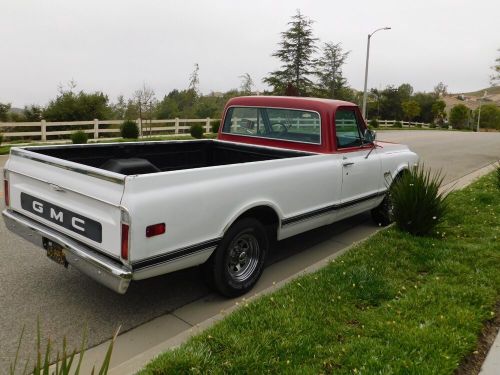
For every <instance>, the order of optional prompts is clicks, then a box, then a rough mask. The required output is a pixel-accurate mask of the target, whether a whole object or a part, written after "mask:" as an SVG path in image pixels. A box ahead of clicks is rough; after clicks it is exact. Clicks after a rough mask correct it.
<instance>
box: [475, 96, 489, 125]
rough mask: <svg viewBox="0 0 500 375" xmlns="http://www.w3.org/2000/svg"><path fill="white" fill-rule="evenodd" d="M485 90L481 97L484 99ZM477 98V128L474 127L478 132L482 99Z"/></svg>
mask: <svg viewBox="0 0 500 375" xmlns="http://www.w3.org/2000/svg"><path fill="white" fill-rule="evenodd" d="M486 93H487V92H486V91H485V92H484V94H483V97H482V98H481V99H484V98H485V97H486ZM481 99H479V110H478V113H477V128H476V132H477V133H479V121H480V120H481V104H482V103H483V101H482V100H481Z"/></svg>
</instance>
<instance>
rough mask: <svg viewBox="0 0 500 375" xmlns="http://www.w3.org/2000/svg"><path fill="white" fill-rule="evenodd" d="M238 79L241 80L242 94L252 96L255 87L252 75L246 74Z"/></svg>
mask: <svg viewBox="0 0 500 375" xmlns="http://www.w3.org/2000/svg"><path fill="white" fill-rule="evenodd" d="M238 78H241V86H240V88H241V92H242V93H244V94H246V95H250V94H251V93H252V87H253V85H254V83H253V79H252V77H251V76H250V74H248V73H245V74H243V75H241V76H239V77H238Z"/></svg>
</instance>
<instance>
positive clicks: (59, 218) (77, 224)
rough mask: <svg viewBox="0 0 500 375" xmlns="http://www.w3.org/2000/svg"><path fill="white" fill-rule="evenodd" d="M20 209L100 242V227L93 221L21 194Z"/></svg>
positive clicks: (99, 224)
mask: <svg viewBox="0 0 500 375" xmlns="http://www.w3.org/2000/svg"><path fill="white" fill-rule="evenodd" d="M21 207H22V208H23V209H24V210H26V211H28V212H31V213H32V214H35V215H37V216H40V217H42V218H44V219H45V220H48V221H50V222H52V223H54V224H57V225H59V226H61V227H63V228H66V229H69V230H71V231H73V232H75V233H78V234H79V235H81V236H84V237H87V238H90V239H91V240H93V241H96V242H99V243H101V242H102V226H101V223H99V222H97V221H95V220H92V219H89V218H88V217H85V216H82V215H79V214H77V213H74V212H72V211H70V210H67V209H65V208H62V207H59V206H56V205H55V204H53V203H50V202H47V201H44V200H43V199H39V198H35V197H33V196H31V195H29V194H26V193H21Z"/></svg>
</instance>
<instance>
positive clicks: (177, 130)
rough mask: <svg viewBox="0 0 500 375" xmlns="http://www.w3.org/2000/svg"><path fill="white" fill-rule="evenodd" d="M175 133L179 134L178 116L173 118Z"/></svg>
mask: <svg viewBox="0 0 500 375" xmlns="http://www.w3.org/2000/svg"><path fill="white" fill-rule="evenodd" d="M174 127H175V134H179V117H176V118H175V125H174Z"/></svg>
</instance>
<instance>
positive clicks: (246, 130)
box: [223, 107, 265, 136]
mask: <svg viewBox="0 0 500 375" xmlns="http://www.w3.org/2000/svg"><path fill="white" fill-rule="evenodd" d="M223 131H224V132H225V133H231V134H238V135H253V136H258V135H260V134H263V133H264V131H265V129H264V121H263V120H262V115H261V112H260V109H259V108H246V107H240V108H229V110H228V111H227V115H226V119H225V121H224V128H223Z"/></svg>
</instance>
